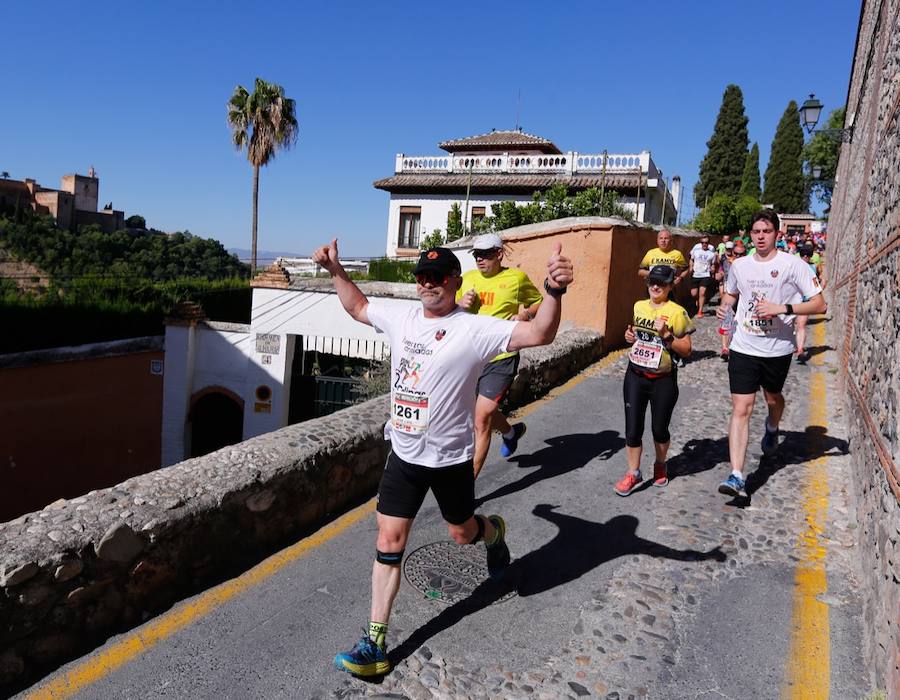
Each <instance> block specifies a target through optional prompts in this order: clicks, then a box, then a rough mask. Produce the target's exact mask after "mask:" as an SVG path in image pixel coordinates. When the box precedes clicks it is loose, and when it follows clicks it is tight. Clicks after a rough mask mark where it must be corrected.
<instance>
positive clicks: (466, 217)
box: [463, 158, 475, 235]
mask: <svg viewBox="0 0 900 700" xmlns="http://www.w3.org/2000/svg"><path fill="white" fill-rule="evenodd" d="M473 165H475V159H474V158H470V159H469V181H468V183H466V211H465V213H464V214H463V229H464V230H465V232H466V235H468V234H469V233H471V231H469V192H471V191H472V166H473Z"/></svg>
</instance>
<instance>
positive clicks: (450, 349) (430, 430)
mask: <svg viewBox="0 0 900 700" xmlns="http://www.w3.org/2000/svg"><path fill="white" fill-rule="evenodd" d="M367 312H368V315H369V321H370V322H371V323H372V325H373V326H374V327H375V329H376V330H378V331H381V332H382V333H384V334H385V335H387V337H388V340H389V341H390V344H391V418H390V420H388V422H387V424H386V425H385V427H384V437H385V439H386V440H390V441H391V449H392V450H393V451H394V453H395V454H396V455H397V456H398V457H400V459H402V460H404V461H406V462H410V463H411V464H418V465H420V466H424V467H447V466H450V465H452V464H459V463H460V462H465V461H466V460H468V459H471V458H472V455H473V453H474V451H475V437H474V435H475V434H474V422H473V413H474V410H475V395H476V391H477V386H478V377H479V376H481V372H482V370H483V369H484V365H485V363H486V362H487V361H488V360H490V359H491V358H492V357H495V356H497V355H499V354H500V353H501V352H505V351H506V349H507V346H508V345H509V338H510V336H511V335H512V331H513V328H515V326H516V322H515V321H506V320H503V319H499V318H493V317H491V316H479V315H477V314H470V313H467V312H465V311H463V310H462V309H460V308H457V309H456V310H455V311H453V312H452V313H450V314H448V315H447V316H442V317H440V318H425V315H424V313H423V311H422V307H421V306H417V307H416V308H414V309H409V310H404V311H398V310H397V308H396V307H395V306H390V305H388V304H387V303H386V302H385V301H383V300H380V299H373V300H371V301H370V302H369V306H368V309H367Z"/></svg>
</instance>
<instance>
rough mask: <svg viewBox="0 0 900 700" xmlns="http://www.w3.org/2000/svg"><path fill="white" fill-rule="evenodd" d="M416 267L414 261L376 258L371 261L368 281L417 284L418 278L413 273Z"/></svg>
mask: <svg viewBox="0 0 900 700" xmlns="http://www.w3.org/2000/svg"><path fill="white" fill-rule="evenodd" d="M415 266H416V263H415V262H413V261H407V260H392V259H391V258H375V259H374V260H370V261H369V274H368V277H367V279H370V280H380V281H382V282H415V281H416V278H415V277H414V276H413V273H412V271H413V268H415Z"/></svg>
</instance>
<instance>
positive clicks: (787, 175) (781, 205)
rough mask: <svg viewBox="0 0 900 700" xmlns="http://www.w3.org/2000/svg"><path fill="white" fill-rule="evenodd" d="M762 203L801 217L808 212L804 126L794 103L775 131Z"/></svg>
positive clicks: (786, 111)
mask: <svg viewBox="0 0 900 700" xmlns="http://www.w3.org/2000/svg"><path fill="white" fill-rule="evenodd" d="M763 201H764V202H765V203H766V204H770V205H772V206H773V207H774V208H775V210H776V211H777V212H780V213H787V214H801V213H803V212H806V211H807V210H808V209H809V191H808V190H807V186H806V180H805V178H804V176H803V127H802V126H800V114H799V113H798V112H797V103H796V102H794V101H793V100H791V101H790V102H789V103H788V106H787V107H786V108H785V110H784V114H782V115H781V120H780V121H779V122H778V127H777V128H776V129H775V138H774V139H773V140H772V153H771V155H770V156H769V165H768V166H767V167H766V186H765V190H764V191H763Z"/></svg>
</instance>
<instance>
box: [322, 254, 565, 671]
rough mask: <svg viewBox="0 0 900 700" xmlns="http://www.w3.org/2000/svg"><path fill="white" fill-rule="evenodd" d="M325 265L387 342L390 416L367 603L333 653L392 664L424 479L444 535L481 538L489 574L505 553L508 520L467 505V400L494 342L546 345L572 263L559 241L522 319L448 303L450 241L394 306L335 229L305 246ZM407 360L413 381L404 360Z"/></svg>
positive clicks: (367, 663)
mask: <svg viewBox="0 0 900 700" xmlns="http://www.w3.org/2000/svg"><path fill="white" fill-rule="evenodd" d="M313 260H314V261H315V262H316V263H317V264H319V265H320V266H321V267H323V268H324V269H325V270H327V271H328V272H329V273H330V274H331V276H332V279H333V280H334V288H335V291H336V292H337V295H338V299H340V302H341V305H342V306H343V307H344V310H345V311H346V312H347V313H348V314H350V316H352V317H353V318H354V319H355V320H357V321H359V322H360V323H365V324H367V325H370V326H373V327H374V328H375V329H376V330H378V331H380V332H382V333H384V334H385V335H387V337H388V340H389V342H390V345H391V373H392V376H393V378H394V381H393V382H392V384H391V410H390V414H391V418H390V420H389V421H388V423H387V424H386V425H385V438H387V439H388V440H390V441H391V452H390V454H389V456H388V459H387V463H386V464H385V467H384V474H383V475H382V478H381V484H380V485H379V487H378V507H377V514H376V523H377V526H378V538H377V540H376V544H375V562H374V564H373V566H372V606H371V616H370V618H369V625H368V627H367V628H366V634H364V635H363V637H362V638H361V639H360V640H359V641H358V642H357V643H356V645H355V646H354V647H353V648H352V649H351V650H350V651H347V652H344V653H341V654H338V655H337V656H336V657H335V659H334V663H335V666H337V668H339V669H340V670H342V671H347V672H348V673H352V674H354V675H357V676H379V675H382V674H384V673H387V672H388V671H389V670H390V662H389V661H388V658H387V642H386V638H387V628H388V620H389V618H390V614H391V607H392V606H393V603H394V598H395V596H396V595H397V591H398V590H399V588H400V564H401V562H402V560H403V552H404V549H405V548H406V543H407V540H408V538H409V533H410V530H411V528H412V523H413V519H414V518H415V517H416V514H417V513H418V511H419V508H420V507H421V505H422V502H423V501H424V499H425V496H426V495H427V493H428V491H429V489H430V490H432V491H433V492H434V496H435V500H436V501H437V503H438V506H439V507H440V509H441V515H443V517H444V520H445V521H446V522H447V527H448V529H449V532H450V536H451V537H452V538H453V539H454V540H455V541H456V542H457V543H459V544H475V543H477V542H479V541H480V540H484V543H485V545H486V548H487V569H488V573H489V574H490V576H491V578H493V579H499V578H502V576H503V573H504V572H505V570H506V567H507V566H508V565H509V561H510V555H509V549H508V548H507V546H506V541H505V535H506V523H505V522H504V520H503V518H501V517H500V516H499V515H490V516H487V517H485V516H482V515H476V514H475V475H474V472H473V469H472V456H473V454H474V447H475V445H474V443H475V440H474V436H473V420H472V419H473V410H472V406H473V402H472V397H473V396H474V395H475V391H476V386H477V384H478V377H479V376H480V375H481V372H482V369H483V367H484V364H485V362H487V361H488V360H490V359H491V358H492V357H496V355H498V354H499V353H501V352H513V351H516V350H520V349H522V348H528V347H533V346H536V345H546V344H547V343H550V342H551V341H552V340H553V338H554V337H555V336H556V331H557V328H558V327H559V318H560V311H561V299H562V295H563V294H565V292H566V287H567V286H568V285H569V284H571V282H572V279H573V275H572V263H571V261H570V260H569V259H568V258H565V257H563V255H562V246H561V245H560V244H559V243H557V244H556V245H555V246H554V250H553V253H552V255H551V256H550V259H549V260H548V262H547V278H546V279H545V280H544V291H545V294H544V301H543V303H542V304H541V305H540V307H539V308H538V311H537V313H536V314H535V317H534V319H533V320H532V321H531V322H530V323H522V322H517V321H511V320H509V321H508V320H503V319H499V318H493V317H491V316H482V315H477V314H470V313H467V312H466V311H464V310H463V309H461V308H460V307H459V306H458V305H457V303H456V293H457V292H458V291H459V289H460V287H461V286H462V277H461V276H460V265H459V261H458V260H457V258H456V256H455V255H454V254H453V252H452V251H450V250H448V249H446V248H432V249H430V250H426V251H423V252H422V254H421V255H420V256H419V261H418V263H417V265H416V267H415V269H414V270H413V274H414V275H415V277H416V293H417V294H418V296H419V299H420V300H421V302H422V306H421V307H416V308H413V309H410V308H408V307H398V306H397V305H396V304H394V303H393V300H390V299H372V300H371V301H370V300H369V299H368V298H367V297H366V296H365V295H364V294H363V293H362V291H360V289H359V287H357V286H356V285H355V284H354V283H353V282H352V281H351V280H350V278H349V277H348V276H347V272H346V271H345V270H344V268H343V266H342V265H341V263H340V260H339V258H338V248H337V240H333V241H332V242H331V243H330V244H328V245H324V246H322V247H321V248H319V249H318V250H316V251H315V253H313ZM413 362H414V363H416V365H417V370H416V374H417V378H416V381H415V383H413V382H412V381H411V380H409V373H408V372H407V373H404V371H403V367H408V366H409V365H410V363H413Z"/></svg>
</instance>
